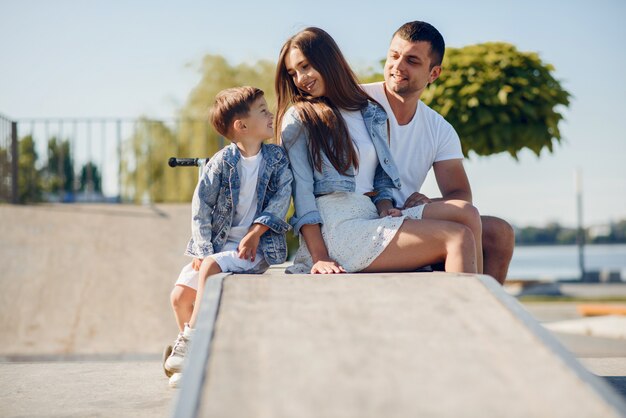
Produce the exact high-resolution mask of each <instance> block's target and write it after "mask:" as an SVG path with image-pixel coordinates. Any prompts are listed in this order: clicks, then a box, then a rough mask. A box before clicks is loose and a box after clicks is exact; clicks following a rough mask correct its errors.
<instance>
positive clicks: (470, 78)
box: [360, 42, 570, 158]
mask: <svg viewBox="0 0 626 418" xmlns="http://www.w3.org/2000/svg"><path fill="white" fill-rule="evenodd" d="M384 63H385V60H384V59H383V60H381V64H382V65H384ZM442 67H443V71H442V73H441V77H440V78H439V79H438V80H437V81H435V82H434V83H433V84H431V85H430V86H429V87H428V88H427V89H426V90H425V91H424V94H423V95H422V100H423V101H424V103H426V104H427V105H429V106H430V107H432V108H433V109H435V110H436V111H437V112H439V113H440V114H441V115H442V116H443V117H445V118H446V120H447V121H448V122H450V123H451V124H452V126H454V128H455V129H456V131H457V132H458V134H459V137H460V138H461V146H462V147H463V153H464V154H465V155H466V156H467V155H468V154H469V152H470V151H473V152H475V153H476V154H478V155H491V154H497V153H500V152H508V153H509V154H511V155H512V156H513V157H514V158H517V153H518V152H519V151H520V150H522V149H523V148H528V149H530V150H532V151H533V152H534V153H535V154H536V155H540V153H541V150H542V149H544V148H547V149H548V150H549V151H550V152H552V150H553V145H554V141H556V142H559V141H560V140H561V133H560V131H559V126H558V125H559V122H560V121H561V120H562V119H563V116H562V115H561V114H560V113H559V110H560V108H562V107H566V106H568V105H569V98H570V94H569V93H568V92H567V91H566V90H564V89H563V88H562V87H561V85H560V83H559V82H558V81H557V80H556V79H555V78H554V77H553V75H552V73H553V72H554V67H553V66H552V65H550V64H547V63H544V62H542V61H541V59H540V58H539V56H538V55H537V54H536V53H534V52H521V51H518V50H517V48H515V46H513V45H511V44H508V43H504V42H487V43H483V44H477V45H468V46H465V47H463V48H446V53H445V56H444V60H443V63H442ZM360 80H361V81H362V82H364V83H371V82H375V81H382V80H383V75H382V74H381V73H378V72H375V71H374V70H372V69H371V68H370V69H367V70H366V71H364V72H363V74H361V76H360Z"/></svg>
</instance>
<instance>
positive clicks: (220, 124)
mask: <svg viewBox="0 0 626 418" xmlns="http://www.w3.org/2000/svg"><path fill="white" fill-rule="evenodd" d="M264 94H265V93H263V90H261V89H258V88H256V87H250V86H243V87H233V88H230V89H225V90H222V91H220V92H219V93H217V95H216V96H215V102H214V103H213V106H211V109H209V121H211V124H212V125H213V127H214V128H215V130H216V131H217V132H219V133H220V135H222V136H224V137H226V138H227V139H231V138H230V137H229V136H230V132H231V125H232V123H233V121H234V120H235V119H237V118H241V117H246V116H248V113H249V112H250V106H252V104H253V103H254V102H255V100H257V99H258V98H259V97H263V95H264Z"/></svg>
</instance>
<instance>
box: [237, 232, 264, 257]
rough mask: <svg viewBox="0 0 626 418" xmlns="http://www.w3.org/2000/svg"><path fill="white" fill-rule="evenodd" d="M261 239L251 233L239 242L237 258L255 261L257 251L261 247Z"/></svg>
mask: <svg viewBox="0 0 626 418" xmlns="http://www.w3.org/2000/svg"><path fill="white" fill-rule="evenodd" d="M260 239H261V237H260V236H259V235H257V234H255V233H254V232H252V231H250V232H248V233H247V234H246V236H245V237H243V238H242V239H241V242H239V246H238V247H237V251H238V253H237V256H238V257H239V258H245V259H246V260H250V261H254V259H255V258H256V249H257V247H258V246H259V240H260Z"/></svg>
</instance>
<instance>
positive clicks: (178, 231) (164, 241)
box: [0, 204, 190, 360]
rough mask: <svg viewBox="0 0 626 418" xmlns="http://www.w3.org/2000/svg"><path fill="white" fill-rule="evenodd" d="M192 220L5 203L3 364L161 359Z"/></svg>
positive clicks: (180, 214) (0, 246)
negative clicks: (5, 360) (5, 361)
mask: <svg viewBox="0 0 626 418" xmlns="http://www.w3.org/2000/svg"><path fill="white" fill-rule="evenodd" d="M189 222H190V208H189V205H159V206H158V207H145V206H131V205H95V204H93V205H89V204H84V205H60V204H59V205H38V206H12V205H0V266H2V267H1V268H0V285H1V286H2V291H1V292H0V358H2V357H4V358H8V359H10V360H19V359H31V360H32V359H38V358H39V359H41V358H44V359H45V358H50V357H55V358H63V357H64V356H65V357H67V358H70V359H74V358H79V359H82V358H85V357H81V356H84V355H87V356H99V357H102V356H109V357H110V358H116V357H120V356H122V357H124V356H130V357H137V356H141V355H152V356H154V355H158V354H157V353H160V352H161V350H162V348H163V345H164V344H165V343H166V342H168V341H171V340H172V339H173V338H174V337H175V336H176V334H177V332H178V329H177V326H176V323H175V321H174V319H173V315H172V312H171V308H170V306H169V292H170V290H171V289H172V286H173V285H174V282H175V280H176V278H177V277H178V272H179V271H180V269H181V267H182V266H183V263H186V262H188V260H189V259H188V258H187V257H184V256H183V255H182V253H183V251H184V249H185V245H186V243H187V240H188V239H189V235H190V223H189ZM77 356H78V357H77Z"/></svg>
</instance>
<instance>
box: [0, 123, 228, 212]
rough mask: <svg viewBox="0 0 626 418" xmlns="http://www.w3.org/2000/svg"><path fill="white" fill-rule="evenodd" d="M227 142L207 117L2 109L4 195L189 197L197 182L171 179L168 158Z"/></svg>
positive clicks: (27, 198) (2, 198) (28, 198)
mask: <svg viewBox="0 0 626 418" xmlns="http://www.w3.org/2000/svg"><path fill="white" fill-rule="evenodd" d="M223 145H224V139H223V138H222V137H220V136H218V135H217V134H216V133H215V132H214V131H213V130H212V129H210V128H209V125H208V122H207V121H206V120H198V119H167V120H164V119H160V120H155V119H146V118H140V119H123V118H43V119H18V120H11V119H10V118H8V117H5V116H2V115H0V164H1V168H0V177H1V183H0V202H12V203H29V202H36V201H47V202H139V201H141V202H144V203H145V202H155V201H184V200H186V199H188V197H189V196H188V195H189V192H188V189H189V187H187V188H186V189H185V188H182V189H181V188H177V187H176V185H175V184H173V183H176V180H175V179H174V180H171V179H170V180H167V179H168V176H170V177H171V176H172V175H173V173H171V171H173V170H166V169H165V167H166V166H167V159H168V157H171V156H177V157H203V158H205V157H209V156H211V155H212V154H213V153H214V152H216V151H217V150H219V149H220V148H221V147H223ZM183 171H184V170H183ZM192 171H193V170H192ZM189 174H190V177H189V178H193V177H194V176H196V178H197V174H196V173H189ZM160 183H168V184H169V188H170V189H172V190H173V191H172V190H169V192H168V193H165V192H164V191H163V185H162V184H160Z"/></svg>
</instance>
